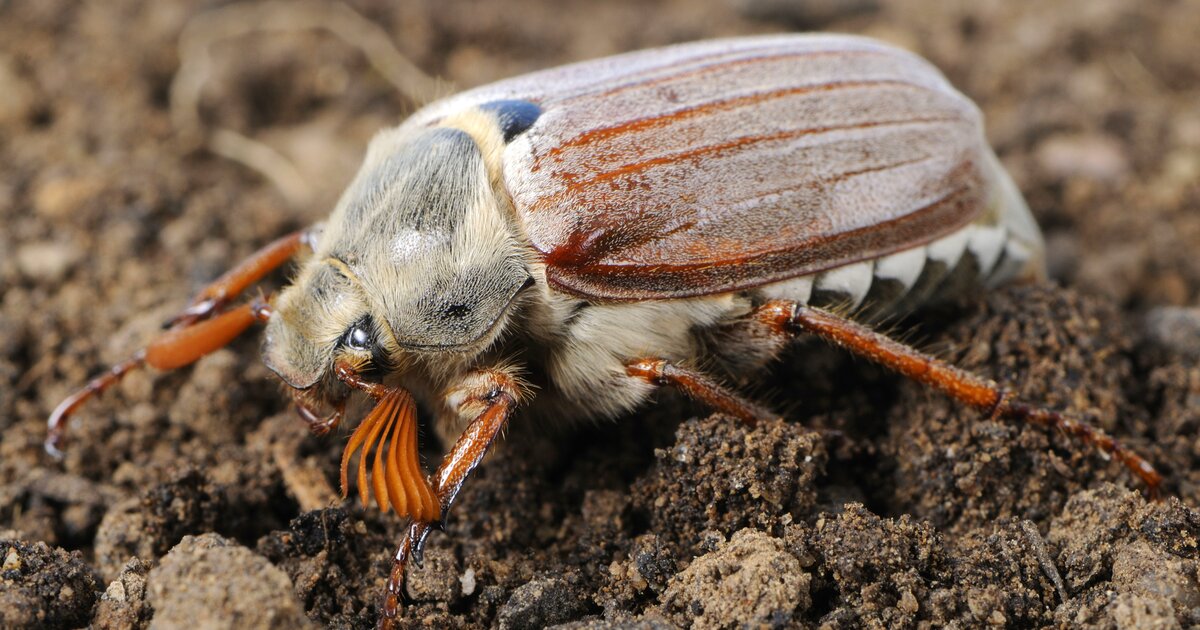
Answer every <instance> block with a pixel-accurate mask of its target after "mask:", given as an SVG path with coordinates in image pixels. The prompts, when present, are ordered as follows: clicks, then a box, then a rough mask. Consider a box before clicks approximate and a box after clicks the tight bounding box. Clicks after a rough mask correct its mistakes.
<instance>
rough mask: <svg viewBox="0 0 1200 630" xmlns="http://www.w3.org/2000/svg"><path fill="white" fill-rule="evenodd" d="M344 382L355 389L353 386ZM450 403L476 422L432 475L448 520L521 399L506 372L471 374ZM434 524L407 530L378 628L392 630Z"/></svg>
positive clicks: (412, 525)
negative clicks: (408, 577)
mask: <svg viewBox="0 0 1200 630" xmlns="http://www.w3.org/2000/svg"><path fill="white" fill-rule="evenodd" d="M341 376H342V375H341V374H340V373H339V377H341ZM347 384H350V385H351V386H352V387H357V385H355V384H353V383H347ZM448 399H449V400H450V401H452V403H455V404H454V406H455V407H456V408H457V409H456V410H457V411H458V412H459V413H461V414H464V415H467V416H469V417H471V416H473V417H474V420H472V421H471V423H470V424H469V425H467V428H466V429H464V430H463V432H462V435H460V436H459V437H458V441H457V442H455V444H454V448H452V449H450V452H449V453H447V455H446V458H445V459H444V460H443V461H442V465H441V466H439V467H438V469H437V472H436V473H434V475H433V490H434V492H435V493H436V494H437V497H438V501H439V502H440V503H441V512H442V516H441V518H442V519H445V518H446V513H447V512H448V511H449V510H450V506H451V505H453V504H454V499H455V498H456V497H457V496H458V491H459V490H460V489H462V485H463V482H464V481H466V480H467V477H468V476H470V474H471V472H472V471H474V470H475V468H476V467H477V466H479V463H480V462H482V461H483V457H484V455H486V454H487V452H488V448H489V447H491V445H492V442H494V441H495V440H496V438H497V437H498V436H499V435H500V433H501V432H502V431H503V430H504V427H505V425H507V424H508V419H509V416H511V415H512V412H513V410H514V409H515V408H516V406H517V401H518V400H519V399H520V390H519V387H518V385H517V382H516V380H515V379H514V378H513V377H511V376H510V375H508V374H506V373H504V372H500V371H481V372H476V373H474V374H472V375H471V376H470V377H469V379H468V381H467V382H466V383H464V385H462V386H460V387H459V388H457V390H456V391H455V392H452V393H451V395H450V396H449V397H448ZM436 524H437V523H435V522H425V521H419V520H416V519H414V520H413V521H412V523H410V524H409V526H408V529H407V531H405V533H404V538H403V540H401V541H400V546H399V548H398V549H396V555H395V556H394V557H393V558H392V571H391V574H390V575H389V576H388V584H387V592H386V594H385V596H384V601H383V610H382V611H381V613H380V617H379V627H380V628H392V627H394V625H395V621H396V617H397V616H398V615H399V614H400V602H401V600H402V599H403V597H404V576H405V570H406V568H407V566H408V563H409V561H410V560H411V561H413V562H416V563H417V564H418V565H420V564H421V554H422V550H423V549H424V546H425V539H426V537H428V536H429V532H430V531H432V529H433V527H434V526H435V525H436Z"/></svg>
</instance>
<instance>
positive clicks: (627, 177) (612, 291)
mask: <svg viewBox="0 0 1200 630" xmlns="http://www.w3.org/2000/svg"><path fill="white" fill-rule="evenodd" d="M1042 254H1043V247H1042V240H1041V236H1040V233H1039V231H1038V228H1037V226H1036V225H1035V224H1034V222H1033V220H1032V218H1031V217H1030V214H1029V211H1028V209H1027V208H1026V206H1025V203H1024V201H1023V200H1022V198H1021V195H1020V193H1019V192H1018V191H1017V190H1016V188H1015V186H1013V184H1012V182H1011V181H1010V179H1009V178H1008V176H1007V175H1006V174H1005V172H1004V171H1003V170H1002V169H1001V168H1000V166H999V163H998V161H997V160H996V158H995V155H994V154H993V153H992V151H991V149H990V148H989V147H988V145H987V143H986V141H985V140H984V137H983V131H982V124H981V120H980V114H979V111H978V110H977V109H976V107H975V106H974V105H973V104H972V103H971V102H970V101H969V100H967V99H966V98H965V97H963V96H962V95H961V94H959V93H958V92H957V91H955V90H954V89H953V88H952V87H951V86H950V85H949V84H948V83H947V82H946V80H945V78H944V77H942V75H941V74H940V73H938V71H937V70H936V69H934V68H933V67H932V66H930V65H929V64H928V63H926V62H924V61H922V60H921V59H920V58H918V57H916V56H914V55H912V54H910V53H907V52H904V51H901V50H897V49H895V48H892V47H889V46H886V45H883V44H881V43H878V42H875V41H871V40H868V39H863V38H857V37H847V36H825V35H819V36H811V35H785V36H774V37H760V38H746V39H730V40H717V41H708V42H700V43H695V44H686V45H681V46H672V47H668V48H660V49H655V50H646V51H641V52H635V53H631V54H626V55H620V56H616V57H610V58H607V59H600V60H596V61H590V62H586V63H580V64H575V65H570V66H565V67H561V68H556V69H552V70H547V71H544V72H538V73H534V74H530V75H526V76H523V77H517V78H514V79H510V80H507V81H502V82H499V83H494V84H491V85H488V86H484V87H481V88H478V89H474V90H470V91H467V92H463V93H461V94H458V95H456V96H453V97H451V98H447V99H444V100H441V101H437V102H435V103H433V104H431V105H429V106H427V107H425V108H424V109H422V110H421V111H419V112H417V113H416V114H415V115H414V116H412V117H411V118H410V119H409V120H408V121H406V122H405V123H404V124H402V125H400V126H399V127H397V128H395V129H390V130H386V131H383V132H381V133H380V134H378V136H376V138H375V139H374V140H373V141H372V142H371V145H370V147H369V148H368V150H367V156H366V159H365V162H364V164H363V166H362V168H361V170H360V171H359V173H358V175H357V176H356V178H355V179H354V181H353V182H352V183H351V184H350V185H349V187H348V188H347V189H346V192H345V193H344V194H343V196H342V198H341V200H340V201H339V203H338V205H337V207H336V208H335V209H334V211H333V213H332V215H331V216H330V217H329V219H328V221H326V222H325V223H323V224H319V225H315V226H313V227H312V228H311V229H309V230H306V231H304V232H303V233H298V234H294V235H292V236H289V237H286V238H284V239H281V240H280V241H277V242H276V243H274V244H272V245H270V246H268V247H267V248H266V249H264V250H263V251H262V252H261V253H260V254H258V255H256V256H254V257H253V258H251V259H250V260H248V261H247V262H245V263H243V264H242V265H241V266H239V267H237V268H235V269H234V270H233V271H231V272H229V273H228V274H226V275H225V276H223V277H222V278H220V279H219V280H217V281H216V282H215V283H213V284H212V285H211V286H210V287H208V288H207V289H205V290H204V291H203V292H202V293H201V294H200V296H199V297H197V298H196V300H195V301H194V302H193V304H192V305H191V306H189V307H188V308H187V309H186V310H184V311H183V313H182V314H181V315H180V316H179V317H177V318H175V319H174V320H173V321H172V324H173V328H172V330H171V331H169V332H168V333H166V334H165V335H164V336H163V337H162V338H161V339H159V340H157V341H155V342H153V343H151V344H150V346H149V347H148V348H147V349H146V350H144V351H142V352H139V353H138V354H136V355H135V356H134V358H133V359H131V360H130V361H129V362H126V363H123V364H121V365H119V366H117V367H116V368H114V369H113V370H112V371H111V372H110V373H108V374H106V375H104V376H102V377H100V378H98V379H96V380H95V381H93V382H92V383H90V384H89V385H88V386H87V388H85V389H84V390H82V391H81V392H79V393H78V394H76V395H75V396H72V397H71V398H69V399H68V400H67V401H65V402H64V403H63V404H62V405H61V406H60V407H59V408H58V409H57V410H55V412H54V414H53V415H52V417H51V420H50V437H49V439H48V440H47V447H48V448H49V449H51V450H56V449H57V447H58V446H59V444H60V443H61V440H62V438H63V431H64V429H65V422H66V420H67V419H68V417H69V415H70V414H71V413H72V412H73V411H74V410H75V409H77V408H78V406H79V404H81V403H82V402H83V401H84V400H85V399H86V398H88V397H89V396H91V395H92V394H94V393H95V392H98V391H101V390H103V389H104V388H106V387H108V386H109V385H111V384H112V383H114V382H116V380H117V379H119V378H120V377H121V376H122V375H123V374H125V373H126V372H128V371H129V370H130V369H133V368H136V367H138V366H140V365H142V364H143V363H148V364H150V365H151V366H154V367H157V368H162V369H171V368H175V367H180V366H182V365H186V364H188V363H190V362H192V361H194V360H196V359H197V358H199V357H200V356H202V355H203V354H205V353H207V352H210V351H212V350H213V349H215V348H217V347H220V346H221V345H223V344H225V343H226V342H228V341H229V340H230V339H232V338H233V337H234V336H235V335H236V334H238V333H240V332H241V331H242V330H244V329H245V328H247V327H248V326H249V325H250V324H251V323H253V322H254V321H260V320H261V321H266V339H265V343H264V346H263V360H264V361H265V362H266V364H267V366H268V367H270V369H271V370H273V371H274V372H275V373H276V374H277V375H278V376H279V377H280V378H281V379H282V380H283V381H284V382H285V383H286V384H287V385H289V386H290V391H292V392H293V397H294V398H295V401H296V404H297V408H298V410H299V411H300V415H301V417H302V418H303V419H304V420H305V421H306V422H308V423H309V424H310V426H311V427H312V429H313V430H314V431H316V432H318V433H325V432H327V431H329V430H330V429H331V428H333V427H334V426H336V425H337V424H338V422H340V421H341V418H342V415H343V410H344V409H345V405H346V401H347V399H348V398H349V396H350V395H351V393H352V392H353V391H356V390H357V391H360V392H363V393H365V394H366V395H368V396H370V397H371V398H373V399H375V400H376V401H378V403H377V405H376V407H375V409H374V410H372V411H371V412H370V414H369V415H368V416H367V418H366V419H365V420H364V421H363V422H362V423H361V424H360V426H359V428H358V429H357V430H356V431H355V432H354V434H353V435H352V436H351V437H350V439H349V443H348V445H347V447H346V450H345V454H344V456H343V460H342V464H341V472H342V475H341V476H342V480H343V492H345V491H346V485H347V482H348V479H349V461H350V457H351V455H352V454H353V453H354V452H355V451H358V450H361V452H362V456H361V459H360V461H359V465H358V468H357V475H356V478H357V483H358V488H359V492H360V494H361V496H362V498H363V500H364V502H365V501H366V500H367V496H368V494H369V492H368V487H369V489H370V494H373V495H374V496H375V498H376V501H377V502H378V503H379V504H380V506H381V507H383V508H384V509H387V508H388V507H391V508H392V509H394V510H395V511H396V512H397V513H398V514H400V515H401V516H409V517H411V518H412V522H411V525H410V526H409V527H408V529H407V533H406V535H405V537H404V540H403V541H402V542H401V544H400V548H399V550H398V551H397V552H396V556H395V561H394V564H393V569H392V574H391V577H390V579H389V584H388V591H387V594H386V598H385V600H384V603H383V607H382V615H381V622H380V623H381V625H383V626H389V625H391V623H392V620H393V619H394V618H395V616H396V614H397V612H398V610H399V602H400V599H401V594H402V590H403V584H404V571H405V566H406V563H407V562H408V560H409V558H416V559H417V560H418V561H419V558H420V552H421V547H422V545H423V543H424V540H425V538H426V536H427V535H428V533H429V531H430V529H431V527H432V526H434V525H435V524H436V522H437V521H438V520H439V519H442V518H444V517H445V514H446V513H447V511H448V510H449V509H450V507H451V505H452V504H453V502H454V498H455V496H456V495H457V493H458V491H459V489H460V488H461V487H462V484H463V482H464V481H465V480H466V478H467V476H468V475H469V474H470V473H471V471H472V470H473V469H474V468H475V467H476V466H477V465H478V464H479V462H480V461H481V460H482V459H483V456H484V454H485V453H486V452H487V450H488V448H489V446H490V445H491V443H492V442H493V441H494V440H495V439H496V437H497V436H498V435H499V434H500V433H501V431H502V430H503V428H504V427H505V425H506V424H507V422H508V420H509V418H510V416H511V415H512V414H513V412H514V411H515V410H516V409H517V406H518V404H521V403H523V404H524V407H523V408H522V413H523V414H529V415H538V414H540V415H545V416H547V417H552V418H558V419H561V418H587V417H596V416H613V415H618V414H621V413H624V412H627V411H630V410H632V409H634V408H636V407H638V406H639V405H641V404H642V403H643V402H645V401H646V399H647V398H648V397H649V396H650V394H651V393H652V392H653V391H654V390H655V388H657V387H659V386H663V385H670V386H674V387H677V388H679V389H680V390H682V391H683V392H684V393H686V394H687V395H689V396H691V397H693V398H696V399H698V400H701V401H703V402H705V403H708V404H709V405H711V406H712V407H714V408H716V409H718V410H721V411H723V412H726V413H728V414H730V415H731V416H734V417H737V418H740V419H742V420H745V421H753V420H754V419H756V418H760V417H763V416H764V415H767V414H768V413H769V412H768V411H766V410H764V409H763V408H761V407H759V406H756V405H754V404H752V403H750V402H748V401H746V400H744V399H742V398H741V397H739V396H737V395H736V394H734V393H732V392H731V391H729V390H727V389H725V388H724V387H722V386H721V385H720V383H719V376H720V375H721V373H724V374H725V375H729V374H746V373H748V372H750V371H753V370H756V369H763V368H764V367H765V366H766V364H767V363H768V362H769V361H770V360H771V359H772V358H773V357H774V356H775V355H776V354H777V353H778V352H779V350H780V349H781V348H782V347H783V346H784V345H785V344H786V343H787V342H788V341H789V340H791V339H792V338H794V337H795V336H796V335H798V334H800V333H811V334H814V335H816V336H818V337H821V338H823V339H825V340H827V341H830V342H832V343H835V344H837V345H839V346H842V347H845V348H846V349H848V350H850V351H851V352H854V353H857V354H860V355H863V356H865V357H867V358H869V359H871V360H873V361H876V362H878V363H881V364H882V365H885V366H887V367H889V368H892V369H894V370H896V371H897V372H900V373H901V374H904V375H905V376H908V377H910V378H912V379H915V380H917V381H920V382H922V383H925V384H927V385H929V386H931V387H934V388H936V389H938V390H941V391H943V392H945V393H946V394H948V395H949V396H951V397H953V398H955V399H957V400H959V401H962V402H963V403H965V404H967V405H970V406H972V407H975V408H977V409H980V410H983V411H984V412H986V413H989V414H993V415H995V416H1002V417H1008V418H1016V419H1020V420H1026V421H1031V422H1037V423H1041V424H1045V425H1047V426H1051V427H1056V428H1058V429H1060V430H1063V431H1065V432H1066V433H1068V434H1070V435H1073V436H1075V437H1077V438H1080V439H1081V440H1083V441H1085V442H1087V443H1089V444H1092V445H1094V446H1095V447H1096V448H1098V449H1100V450H1101V451H1103V452H1105V453H1107V454H1110V455H1112V456H1114V457H1116V458H1117V459H1118V460H1120V461H1121V462H1122V463H1124V464H1125V465H1126V466H1127V467H1129V469H1130V470H1132V471H1133V472H1134V473H1135V474H1137V475H1138V476H1139V477H1141V478H1142V479H1143V480H1144V481H1145V483H1146V484H1147V485H1148V486H1149V487H1150V490H1151V492H1154V491H1155V490H1156V489H1157V487H1158V485H1159V483H1160V481H1161V478H1160V476H1159V475H1158V474H1157V473H1156V472H1155V471H1154V469H1153V468H1152V467H1151V466H1150V465H1149V464H1148V463H1147V462H1146V461H1145V460H1143V459H1141V458H1140V457H1138V456H1137V455H1135V454H1134V453H1132V452H1130V451H1129V450H1127V449H1125V448H1123V447H1122V446H1120V445H1119V444H1118V443H1117V442H1115V441H1114V440H1113V439H1111V438H1110V437H1108V436H1106V435H1104V434H1103V433H1101V432H1100V431H1099V430H1098V429H1094V428H1091V427H1089V426H1087V425H1085V424H1082V423H1079V422H1076V421H1074V420H1071V419H1068V418H1065V417H1063V416H1061V415H1060V414H1058V413H1055V412H1052V411H1047V410H1043V409H1039V408H1037V407H1034V406H1030V405H1027V404H1024V403H1020V402H1018V401H1015V400H1013V399H1012V398H1011V397H1010V396H1008V395H1007V394H1006V393H1005V392H1004V390H1002V389H1001V388H1000V387H999V386H997V385H996V384H995V383H993V382H991V381H988V380H986V379H982V378H979V377H976V376H973V375H971V374H967V373H965V372H962V371H960V370H957V369H955V368H953V367H951V366H949V365H947V364H945V363H943V362H941V361H938V360H936V359H934V358H932V357H929V356H927V355H924V354H922V353H920V352H918V351H916V350H914V349H912V348H910V347H908V346H905V345H903V344H900V343H897V342H895V341H893V340H891V339H888V338H887V337H884V336H882V335H880V334H877V333H875V332H873V331H872V330H871V329H870V328H869V327H868V326H866V325H865V324H863V323H857V322H854V321H851V320H849V319H847V318H845V317H841V316H838V315H835V314H832V313H831V312H829V311H828V310H825V308H826V307H829V306H832V305H843V306H848V307H850V309H848V310H853V311H854V312H857V313H859V314H861V318H865V319H867V320H870V319H872V318H875V317H878V316H880V315H884V314H895V313H903V312H907V311H910V310H912V309H913V308H915V307H917V306H919V305H921V304H923V303H926V302H928V301H930V300H934V299H937V298H939V297H941V296H943V295H945V294H948V293H953V292H955V291H960V290H962V289H963V288H964V287H969V286H972V285H985V286H990V285H993V284H997V283H1001V282H1005V281H1009V280H1014V279H1022V278H1035V277H1037V276H1039V275H1040V274H1041V269H1042ZM294 256H298V257H300V259H301V268H300V272H299V274H298V276H297V277H296V280H295V281H294V283H293V284H291V285H290V286H288V287H287V288H285V289H284V290H283V291H282V292H281V293H280V294H279V295H278V296H276V297H275V298H273V299H270V300H263V301H259V302H257V303H254V304H252V305H249V306H244V307H235V308H229V307H230V304H231V301H232V300H233V299H234V298H235V297H236V296H237V294H239V293H241V292H242V291H243V290H244V289H245V288H246V287H248V286H249V285H251V284H253V283H254V282H256V281H258V280H259V279H261V278H262V277H263V276H264V275H265V274H266V273H267V272H269V271H270V270H271V269H274V268H276V267H279V266H280V265H282V264H283V263H284V262H285V261H287V260H288V259H290V258H292V257H294ZM533 349H536V351H531V350H533ZM702 354H703V356H702ZM700 363H703V364H705V365H706V366H711V370H713V371H714V372H716V373H717V374H716V375H715V376H710V375H708V374H704V373H701V372H699V371H697V370H696V369H694V368H692V367H689V366H693V365H697V364H700ZM530 375H538V376H536V377H532V376H530ZM526 378H531V379H532V378H536V380H535V382H532V383H529V384H530V385H532V386H533V387H526V386H525V380H524V379H526ZM533 392H537V395H536V396H534V395H533ZM415 401H420V402H422V403H424V404H425V406H426V407H427V408H429V409H432V410H433V411H434V413H435V414H436V415H437V417H436V419H435V420H436V422H435V423H434V426H435V427H436V429H437V431H438V432H439V434H440V436H441V437H442V439H443V441H444V442H446V443H452V444H453V446H452V447H451V448H450V450H449V453H448V454H447V456H446V458H445V460H444V461H443V462H442V464H441V466H440V467H439V468H438V469H437V471H436V472H435V473H434V474H433V475H432V476H430V477H426V476H425V475H424V474H423V473H421V469H420V467H419V461H418V459H417V448H416V432H415V413H416V407H415V405H414V402H415ZM322 409H327V410H329V412H328V415H325V416H322V415H321V413H320V410H322ZM385 444H386V445H387V446H386V450H385ZM371 451H374V457H373V459H372V466H371V472H370V473H368V472H367V464H366V458H367V457H368V453H369V452H371Z"/></svg>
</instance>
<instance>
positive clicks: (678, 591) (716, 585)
mask: <svg viewBox="0 0 1200 630" xmlns="http://www.w3.org/2000/svg"><path fill="white" fill-rule="evenodd" d="M811 583H812V576H811V575H810V574H808V573H805V572H804V571H803V569H802V568H801V566H800V561H799V560H797V559H796V558H795V557H794V556H792V555H791V554H789V553H787V551H786V549H785V547H784V544H783V542H782V541H781V540H780V539H778V538H773V537H771V536H769V535H767V534H765V533H763V532H760V531H757V530H754V529H743V530H741V531H738V532H737V533H735V534H734V535H733V538H732V539H730V540H729V542H727V543H724V544H723V545H721V546H720V548H719V549H717V550H716V551H712V552H709V553H707V554H704V555H703V556H700V557H698V558H696V559H695V560H693V561H692V563H691V564H690V565H689V566H688V568H686V569H684V570H683V571H682V572H680V573H679V574H677V575H676V576H675V577H674V578H673V579H672V580H671V583H670V584H669V585H668V586H667V589H666V592H665V593H663V608H664V609H666V610H667V611H669V612H670V614H671V615H672V617H673V618H674V620H675V621H676V623H679V624H680V625H681V626H689V625H690V626H692V627H695V628H740V627H745V626H747V625H749V626H752V627H758V626H770V627H784V626H786V625H788V624H789V622H790V621H791V620H792V618H793V616H794V615H796V614H798V613H803V612H804V611H805V610H807V609H808V608H809V606H811V605H812V598H811V595H810V593H809V586H810V584H811Z"/></svg>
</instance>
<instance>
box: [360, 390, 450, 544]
mask: <svg viewBox="0 0 1200 630" xmlns="http://www.w3.org/2000/svg"><path fill="white" fill-rule="evenodd" d="M389 438H390V440H391V443H390V444H389V445H388V448H387V451H386V452H385V451H384V441H385V440H387V439H389ZM360 448H361V450H362V453H361V454H360V455H359V458H358V493H359V497H360V498H361V499H362V502H363V505H367V504H368V503H369V499H368V496H367V494H368V485H367V454H368V452H369V451H372V450H374V451H375V455H374V459H373V462H372V464H371V481H370V489H371V490H372V491H373V492H374V494H375V502H376V503H378V504H379V509H381V510H383V511H385V512H386V511H387V510H388V507H389V506H390V507H391V509H393V510H395V512H396V514H398V515H400V516H401V517H404V516H411V517H413V518H414V519H416V520H418V521H423V522H426V523H428V522H433V521H437V520H438V519H439V518H440V517H441V506H440V505H439V503H438V500H437V496H436V495H435V494H434V492H433V488H432V487H430V485H429V481H428V479H426V477H425V475H424V473H423V472H422V471H421V465H420V462H419V460H418V459H417V406H416V403H415V402H413V398H412V395H411V394H409V393H408V392H407V391H405V390H403V389H398V388H397V389H390V388H389V390H388V391H387V393H386V394H384V395H383V396H382V397H380V398H379V402H378V403H376V404H375V408H374V409H372V410H371V412H370V413H368V414H367V417H366V418H363V421H362V422H361V423H359V425H358V428H356V429H355V430H354V433H353V434H352V435H351V436H350V441H349V442H347V443H346V448H345V450H343V451H342V471H341V482H342V497H343V498H345V497H346V495H347V480H348V476H349V475H348V473H349V469H350V457H351V456H352V455H354V452H355V451H357V450H359V449H360Z"/></svg>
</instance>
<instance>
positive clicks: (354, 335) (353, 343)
mask: <svg viewBox="0 0 1200 630" xmlns="http://www.w3.org/2000/svg"><path fill="white" fill-rule="evenodd" d="M346 347H347V348H350V349H352V350H367V349H369V348H370V347H371V336H370V335H369V334H367V330H366V329H365V328H363V327H362V325H361V324H355V325H354V326H353V327H352V328H350V330H349V331H347V332H346Z"/></svg>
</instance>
